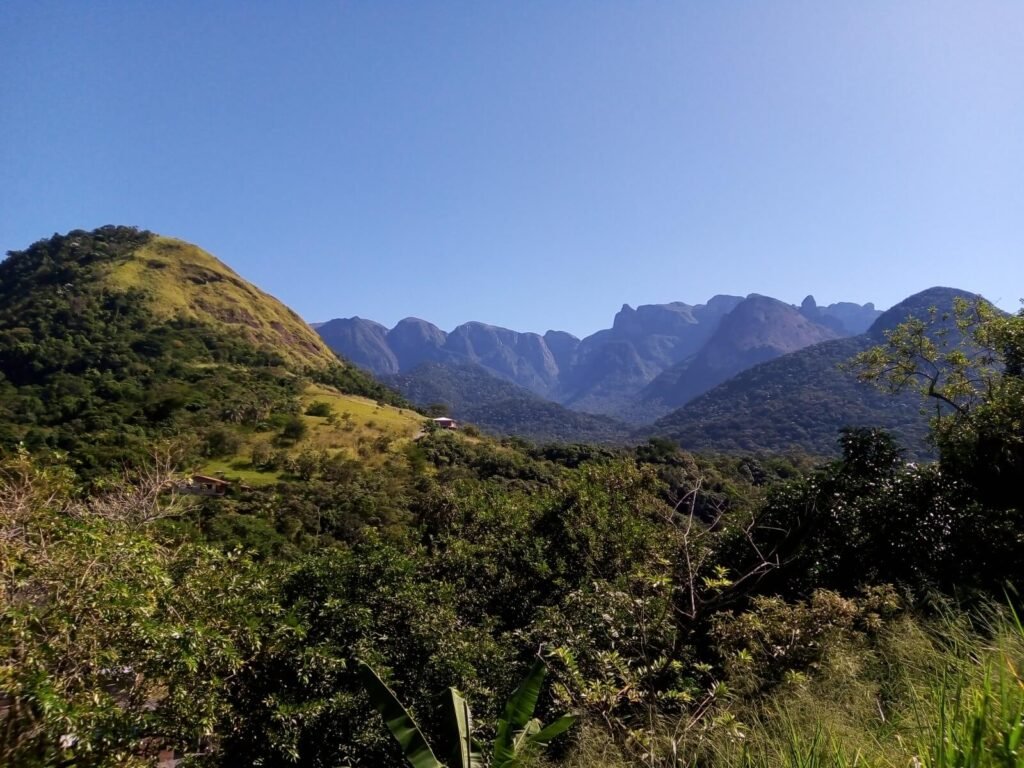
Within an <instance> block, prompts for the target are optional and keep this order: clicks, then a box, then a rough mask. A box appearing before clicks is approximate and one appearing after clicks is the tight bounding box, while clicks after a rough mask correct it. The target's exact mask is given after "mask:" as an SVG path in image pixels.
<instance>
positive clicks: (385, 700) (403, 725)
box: [359, 661, 445, 768]
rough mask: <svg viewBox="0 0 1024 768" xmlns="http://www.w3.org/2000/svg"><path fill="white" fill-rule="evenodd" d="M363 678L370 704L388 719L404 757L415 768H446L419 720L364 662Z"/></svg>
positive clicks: (360, 675)
mask: <svg viewBox="0 0 1024 768" xmlns="http://www.w3.org/2000/svg"><path fill="white" fill-rule="evenodd" d="M359 678H360V680H362V682H363V686H364V687H365V688H366V693H367V695H368V696H369V697H370V703H371V704H373V707H374V709H376V710H377V711H378V712H380V714H381V717H383V718H384V724H385V725H387V727H388V730H389V731H391V735H392V736H394V737H395V741H397V742H398V745H399V746H400V747H401V749H402V755H403V756H404V757H405V760H406V762H408V763H409V765H410V766H411V767H412V768H445V766H444V764H443V763H441V762H440V761H439V760H438V759H437V758H436V757H434V753H433V752H432V751H431V749H430V745H429V744H427V740H426V739H425V738H423V733H422V732H421V731H420V729H419V726H418V725H416V721H415V720H413V719H412V716H411V715H410V714H409V712H408V711H407V710H406V709H405V707H403V706H402V703H401V702H400V701H399V700H398V698H397V697H396V696H395V694H394V693H393V692H392V690H391V689H390V688H388V687H387V685H385V684H384V681H383V680H381V679H380V678H379V677H377V673H376V672H374V671H373V670H372V669H370V667H369V666H367V665H366V664H364V663H363V662H361V661H360V662H359Z"/></svg>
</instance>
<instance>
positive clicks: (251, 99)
mask: <svg viewBox="0 0 1024 768" xmlns="http://www.w3.org/2000/svg"><path fill="white" fill-rule="evenodd" d="M108 223H118V224H134V225H137V226H140V227H144V228H148V229H152V230H154V231H158V232H161V233H163V234H168V235H174V236H177V237H181V238H184V239H186V240H190V241H192V242H195V243H197V244H199V245H201V246H202V247H204V248H206V249H207V250H209V251H211V252H213V253H214V254H215V255H217V256H219V257H220V258H221V259H223V260H224V261H226V262H227V263H228V264H230V265H231V266H232V267H234V268H235V269H236V270H237V271H238V272H240V273H241V274H242V275H243V276H245V277H247V278H249V279H251V280H253V281H254V282H256V283H257V284H258V285H260V286H261V287H262V288H264V289H266V290H268V291H269V292H271V293H273V294H274V295H276V296H277V297H279V298H280V299H282V300H283V301H285V302H287V303H288V304H290V305H291V306H292V307H294V308H295V309H296V310H298V311H299V312H300V313H301V314H302V315H303V316H304V317H306V318H307V319H310V320H325V319H328V318H332V317H339V316H351V315H360V316H362V317H370V318H373V319H376V320H379V321H381V322H384V323H385V324H387V325H391V324H393V323H394V322H396V321H397V320H399V319H400V318H402V317H404V316H406V315H416V316H420V317H423V318H426V319H428V320H431V321H433V322H435V323H437V324H438V325H440V326H442V327H444V328H446V329H450V328H451V327H452V326H454V325H456V324H457V323H459V322H461V321H464V320H469V319H475V320H482V321H485V322H490V323H494V324H498V325H505V326H509V327H512V328H516V329H518V330H532V331H541V332H543V331H544V330H546V329H548V328H559V329H565V330H569V331H572V332H574V333H576V334H586V333H589V332H592V331H594V330H596V329H597V328H600V327H606V326H607V325H608V324H609V323H610V322H611V318H612V316H613V314H614V313H615V312H616V311H617V310H618V309H619V307H620V306H621V304H622V303H624V302H628V303H630V304H633V305H634V306H635V305H637V304H643V303H653V302H665V301H674V300H677V301H686V302H690V303H697V302H700V301H703V300H705V299H706V298H708V297H709V296H711V295H712V294H715V293H733V294H746V293H750V292H757V293H764V294H769V295H772V296H776V297H778V298H781V299H784V300H787V301H792V302H799V301H800V299H802V298H803V297H804V296H805V295H806V294H808V293H813V294H814V295H815V297H816V298H817V299H818V301H819V303H827V302H831V301H837V300H855V301H859V302H863V301H874V302H875V303H876V304H877V305H878V306H879V307H883V308H884V307H887V306H889V305H891V304H893V303H895V302H896V301H898V300H899V299H901V298H903V297H904V296H906V295H907V294H909V293H913V292H916V291H918V290H921V289H923V288H926V287H928V286H931V285H936V284H940V285H954V286H957V287H962V288H966V289H969V290H974V291H979V292H981V293H984V294H985V295H986V296H988V297H989V298H991V299H993V300H996V301H997V302H998V303H999V304H1001V305H1002V306H1003V307H1005V308H1008V309H1013V308H1015V307H1017V306H1018V299H1019V298H1020V297H1021V296H1024V3H1022V2H1019V0H1007V1H1006V2H984V1H983V0H969V1H968V0H965V1H964V2H959V3H945V2H938V1H937V0H926V1H925V2H908V1H907V0H901V1H900V2H891V0H884V1H883V2H866V1H865V0H856V1H855V2H854V1H853V0H851V1H850V2H845V3H843V2H838V1H833V0H815V2H782V1H781V0H771V1H767V0H766V1H765V2H728V3H723V2H706V1H704V0H702V1H701V2H625V1H623V2H615V3H613V2H600V0H579V2H570V1H568V0H547V1H545V2H526V1H524V0H514V1H512V0H506V1H505V2H481V1H479V0H474V1H473V2H464V3H462V2H458V3H457V2H441V1H440V0H436V1H432V2H419V1H418V0H417V1H415V2H414V1H413V0H409V1H408V2H388V1H387V0H372V1H370V0H367V2H322V3H315V2H306V3H283V2H276V1H275V2H258V1H257V2H252V1H251V0H249V1H246V2H235V3H229V2H210V1H208V0H204V1H203V2H175V3H156V2H145V1H141V0H140V1H136V0H132V1H131V2H127V1H126V2H120V3H114V2H101V1H99V0H89V1H88V2H86V0H79V1H78V2H72V1H71V0H65V1H64V2H56V3H49V2H40V1H39V0H32V1H31V2H20V1H18V0H6V2H4V4H3V8H2V10H0V249H2V250H9V249H17V248H22V247H25V246H27V245H28V244H29V243H31V242H32V241H34V240H37V239H39V238H40V237H44V236H49V235H50V234H52V233H53V232H55V231H56V232H64V231H67V230H69V229H75V228H92V227H95V226H99V225H102V224H108Z"/></svg>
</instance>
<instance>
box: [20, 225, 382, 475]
mask: <svg viewBox="0 0 1024 768" xmlns="http://www.w3.org/2000/svg"><path fill="white" fill-rule="evenodd" d="M311 382H319V383H321V384H323V385H326V386H331V387H334V388H336V390H337V391H340V392H345V393H350V394H353V395H361V396H365V397H370V398H373V399H375V400H382V401H385V402H393V403H398V402H399V400H400V398H398V397H397V396H396V395H395V394H394V393H393V392H391V391H390V390H388V389H386V388H384V387H382V386H381V385H380V384H378V383H377V382H375V381H374V380H373V379H371V378H370V377H369V376H367V375H366V374H364V373H363V372H362V371H360V370H359V369H357V368H354V367H352V366H349V365H346V364H344V363H343V362H342V361H341V360H339V359H338V358H337V357H336V356H335V355H334V354H333V353H332V352H331V351H330V350H329V349H327V347H326V346H325V345H324V344H323V343H322V342H321V341H320V339H319V337H318V336H317V335H316V334H315V333H314V332H313V331H312V330H311V329H310V328H309V327H308V326H306V325H305V323H303V322H302V320H301V319H300V318H299V317H298V316H297V315H296V314H295V313H294V312H292V311H291V310H289V309H288V308H287V307H285V306H283V305H282V304H280V303H279V302H277V301H276V300H274V299H273V298H272V297H270V296H268V295H266V294H264V293H262V292H261V291H259V290H258V289H256V288H255V287H253V286H252V285H250V284H249V283H246V282H245V281H244V280H242V279H241V278H239V277H238V276H237V275H236V274H234V273H233V272H232V271H231V270H230V269H228V268H227V267H225V266H224V265H223V264H221V263H220V262H218V261H217V260H216V259H214V258H213V257H212V256H210V255H209V254H206V253H205V252H203V251H201V250H199V249H198V248H196V247H195V246H191V245H188V244H186V243H182V242H181V241H177V240H172V239H168V238H163V237H160V236H157V235H154V234H152V233H149V232H144V231H139V230H136V229H132V228H127V227H103V228H101V229H98V230H96V231H94V232H85V231H75V232H71V233H69V234H67V235H64V236H61V235H55V236H54V237H53V238H51V239H49V240H43V241H40V242H38V243H35V244H34V245H32V246H31V247H30V248H28V249H27V250H25V251H18V252H13V253H11V254H9V256H8V257H7V259H6V260H4V261H3V262H2V263H0V443H2V444H3V445H4V446H5V447H6V448H7V449H8V450H11V449H13V448H14V447H15V446H16V445H17V444H18V443H20V442H23V443H24V445H25V446H26V447H27V448H28V449H29V450H33V451H37V450H44V449H46V450H60V451H64V452H66V453H67V454H69V455H70V457H71V459H72V461H74V462H75V464H76V465H77V466H78V467H79V468H80V469H81V471H84V472H87V473H88V472H99V471H102V470H104V469H109V468H110V467H112V466H117V465H119V464H120V463H121V462H123V461H125V460H129V461H138V460H140V459H141V458H142V457H143V456H145V455H147V454H148V453H150V452H151V449H152V445H153V442H154V440H156V439H161V438H166V439H172V440H174V441H175V443H176V444H177V445H179V446H181V447H182V448H183V449H184V450H185V451H186V452H187V453H188V454H189V455H194V456H197V457H201V456H202V455H207V456H216V455H218V454H228V453H231V452H232V451H231V450H229V449H230V448H231V447H232V446H233V445H234V444H235V443H236V442H237V441H236V439H235V438H236V437H239V438H240V437H241V436H242V433H246V432H251V431H253V430H257V431H258V430H263V431H273V430H275V429H276V430H280V429H282V428H283V427H284V425H285V422H286V421H287V420H288V419H289V418H291V417H294V416H296V415H298V413H299V412H300V409H301V402H300V399H301V395H302V394H303V392H304V391H305V390H306V388H307V387H308V386H309V385H310V383H311Z"/></svg>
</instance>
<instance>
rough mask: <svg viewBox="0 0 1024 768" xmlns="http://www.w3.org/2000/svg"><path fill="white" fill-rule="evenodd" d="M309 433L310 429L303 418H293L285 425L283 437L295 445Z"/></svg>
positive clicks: (282, 431) (282, 429)
mask: <svg viewBox="0 0 1024 768" xmlns="http://www.w3.org/2000/svg"><path fill="white" fill-rule="evenodd" d="M307 432H309V427H307V426H306V422H304V421H303V420H302V417H300V416H292V417H291V418H289V419H288V421H286V422H285V423H284V427H282V428H281V437H282V438H284V439H285V440H288V441H289V442H292V443H295V442H298V441H299V440H301V439H302V438H304V437H305V436H306V433H307Z"/></svg>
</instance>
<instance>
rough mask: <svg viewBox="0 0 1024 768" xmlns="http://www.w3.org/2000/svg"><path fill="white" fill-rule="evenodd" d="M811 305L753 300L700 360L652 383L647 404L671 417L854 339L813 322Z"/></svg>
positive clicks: (717, 334) (727, 321)
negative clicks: (696, 401) (832, 343)
mask: <svg viewBox="0 0 1024 768" xmlns="http://www.w3.org/2000/svg"><path fill="white" fill-rule="evenodd" d="M812 301H813V299H812ZM807 304H808V302H807V301H806V300H805V302H804V306H803V307H802V308H801V309H800V310H797V309H795V308H794V307H792V306H790V305H789V304H784V303H782V302H781V301H778V300H777V299H772V298H770V297H768V296H758V295H751V296H749V297H747V298H746V299H745V300H744V301H742V302H741V303H740V304H738V305H737V306H736V308H735V309H733V311H732V312H730V313H729V314H728V315H727V316H726V317H725V318H724V319H723V320H722V322H721V323H720V324H719V327H718V329H717V330H716V331H715V333H714V335H713V336H712V337H711V338H710V339H709V340H708V342H707V343H706V344H705V345H704V346H703V347H702V348H701V350H700V351H699V352H698V353H697V354H696V355H694V356H693V357H692V358H690V359H689V360H686V361H684V362H683V363H681V364H679V365H677V366H673V367H672V368H669V369H668V370H666V371H664V372H663V373H662V374H661V375H659V376H658V378H657V379H655V380H654V381H653V382H651V384H650V386H648V387H647V388H646V389H645V390H644V392H643V393H642V396H641V397H642V400H643V401H644V402H646V403H648V404H650V405H651V406H652V408H655V409H664V411H663V412H667V411H669V410H671V409H672V408H678V407H679V406H681V405H683V404H685V403H687V402H688V401H690V400H692V399H693V398H695V397H697V396H698V395H700V394H702V393H704V392H707V391H708V390H709V389H711V388H712V387H714V386H715V385H717V384H720V383H721V382H723V381H725V380H726V379H728V378H731V377H732V376H735V375H736V374H737V373H739V372H740V371H743V370H746V369H747V368H750V367H752V366H754V365H757V364H758V363H763V362H766V361H768V360H772V359H774V358H776V357H780V356H782V355H785V354H787V353H789V352H795V351H796V350H798V349H803V348H804V347H808V346H810V345H812V344H817V343H818V342H821V341H828V340H829V339H836V338H840V337H842V336H846V335H849V334H845V333H843V332H842V331H841V330H837V329H836V328H835V327H830V326H831V325H833V324H825V323H824V322H814V321H813V320H810V319H808V317H807V315H808V312H807V309H808V307H807ZM816 314H817V313H816ZM818 316H819V317H820V315H818ZM840 328H841V326H840Z"/></svg>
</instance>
